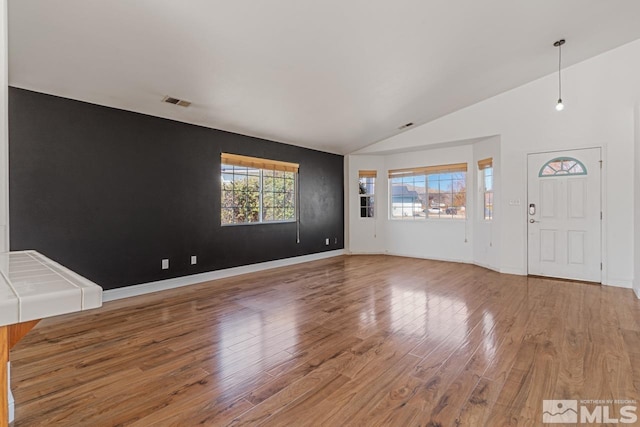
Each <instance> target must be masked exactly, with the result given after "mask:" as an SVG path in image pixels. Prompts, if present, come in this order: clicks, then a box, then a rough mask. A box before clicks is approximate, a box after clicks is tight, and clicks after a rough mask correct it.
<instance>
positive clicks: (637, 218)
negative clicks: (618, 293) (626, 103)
mask: <svg viewBox="0 0 640 427" xmlns="http://www.w3.org/2000/svg"><path fill="white" fill-rule="evenodd" d="M634 113H635V114H634V117H635V126H634V142H635V144H634V148H635V150H634V156H633V158H634V181H633V193H634V194H635V198H634V218H633V219H634V220H633V231H634V232H633V235H634V239H635V241H634V243H635V244H634V249H635V250H634V256H633V259H634V262H633V264H634V272H635V274H634V283H633V290H634V291H635V292H636V295H637V296H638V298H640V102H639V103H636V105H635V110H634Z"/></svg>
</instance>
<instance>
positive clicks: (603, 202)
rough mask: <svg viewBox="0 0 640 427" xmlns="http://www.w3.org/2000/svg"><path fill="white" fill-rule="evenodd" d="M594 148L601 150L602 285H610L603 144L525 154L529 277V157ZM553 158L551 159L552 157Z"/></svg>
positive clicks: (525, 207)
mask: <svg viewBox="0 0 640 427" xmlns="http://www.w3.org/2000/svg"><path fill="white" fill-rule="evenodd" d="M593 148H597V149H599V150H600V165H601V166H600V212H602V219H601V220H600V262H601V263H602V269H601V270H600V284H601V285H603V284H606V283H608V280H607V277H608V275H607V252H606V250H605V248H606V247H607V239H606V235H607V233H606V229H607V219H608V218H609V215H608V212H607V197H606V193H607V192H606V191H605V188H606V187H605V186H606V184H607V180H606V175H607V174H606V171H607V169H606V168H607V159H606V154H607V149H606V144H602V145H592V146H579V147H572V148H565V149H555V150H542V151H527V152H526V153H525V156H524V157H525V165H526V167H525V173H526V179H525V192H524V194H525V195H526V199H525V203H523V205H524V210H525V212H524V213H525V214H524V217H523V218H524V233H525V242H526V248H525V251H524V253H525V265H526V267H527V268H526V271H527V273H526V274H527V275H529V223H528V221H529V215H528V213H527V212H526V210H527V207H528V206H529V176H530V173H529V172H530V171H529V155H531V154H549V155H551V156H553V153H560V152H567V151H578V150H588V149H593ZM550 158H551V157H550Z"/></svg>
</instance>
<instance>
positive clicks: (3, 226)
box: [0, 0, 9, 252]
mask: <svg viewBox="0 0 640 427" xmlns="http://www.w3.org/2000/svg"><path fill="white" fill-rule="evenodd" d="M7 85H8V81H7V0H0V252H4V251H8V250H9V143H8V129H7V121H8V106H7V98H8V96H7V94H8V86H7Z"/></svg>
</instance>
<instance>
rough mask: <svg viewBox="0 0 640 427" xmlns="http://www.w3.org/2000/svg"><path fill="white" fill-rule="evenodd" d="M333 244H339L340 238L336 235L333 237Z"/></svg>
mask: <svg viewBox="0 0 640 427" xmlns="http://www.w3.org/2000/svg"><path fill="white" fill-rule="evenodd" d="M333 244H334V245H337V244H338V238H337V237H334V238H333Z"/></svg>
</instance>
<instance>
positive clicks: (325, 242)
mask: <svg viewBox="0 0 640 427" xmlns="http://www.w3.org/2000/svg"><path fill="white" fill-rule="evenodd" d="M324 244H325V245H327V246H329V238H328V237H327V238H326V239H325V240H324Z"/></svg>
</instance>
